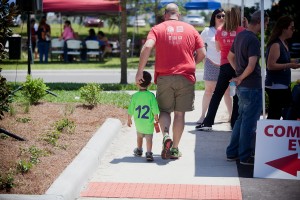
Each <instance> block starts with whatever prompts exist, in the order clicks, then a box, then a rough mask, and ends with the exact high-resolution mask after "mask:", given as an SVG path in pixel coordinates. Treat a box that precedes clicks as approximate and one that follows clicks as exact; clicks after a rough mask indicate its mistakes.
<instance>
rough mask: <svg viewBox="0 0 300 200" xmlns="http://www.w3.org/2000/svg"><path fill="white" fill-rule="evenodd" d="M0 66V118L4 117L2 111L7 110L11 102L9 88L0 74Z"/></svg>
mask: <svg viewBox="0 0 300 200" xmlns="http://www.w3.org/2000/svg"><path fill="white" fill-rule="evenodd" d="M1 70H2V68H0V120H1V119H3V118H4V112H9V108H10V103H11V102H12V96H11V88H10V86H9V85H8V84H7V82H6V78H4V77H3V76H1Z"/></svg>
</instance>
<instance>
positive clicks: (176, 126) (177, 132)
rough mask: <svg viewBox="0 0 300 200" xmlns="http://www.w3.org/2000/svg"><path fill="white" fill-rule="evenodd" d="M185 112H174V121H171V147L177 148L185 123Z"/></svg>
mask: <svg viewBox="0 0 300 200" xmlns="http://www.w3.org/2000/svg"><path fill="white" fill-rule="evenodd" d="M184 117H185V112H178V111H175V112H174V121H173V148H178V145H179V142H180V139H181V136H182V133H183V130H184V123H185V119H184Z"/></svg>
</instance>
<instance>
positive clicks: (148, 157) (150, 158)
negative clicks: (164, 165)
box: [146, 152, 154, 161]
mask: <svg viewBox="0 0 300 200" xmlns="http://www.w3.org/2000/svg"><path fill="white" fill-rule="evenodd" d="M146 159H147V161H153V160H154V159H153V153H152V152H146Z"/></svg>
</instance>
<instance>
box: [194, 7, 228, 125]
mask: <svg viewBox="0 0 300 200" xmlns="http://www.w3.org/2000/svg"><path fill="white" fill-rule="evenodd" d="M224 17H225V12H224V10H223V9H222V8H220V9H216V10H215V11H214V12H213V13H212V16H211V19H210V24H209V27H205V28H204V30H203V31H202V32H201V37H202V39H203V41H204V42H205V45H206V51H207V53H206V59H205V63H204V76H203V79H204V83H205V92H204V95H203V99H202V113H201V116H200V118H199V120H198V121H197V124H201V123H202V122H203V119H204V117H205V113H206V111H207V109H208V106H209V102H210V99H211V97H212V94H213V92H214V90H215V87H216V83H217V80H218V76H219V71H220V61H221V55H220V51H217V49H216V44H215V34H216V32H217V29H218V28H220V27H221V26H223V24H224ZM224 100H225V104H226V107H227V110H228V112H229V113H231V110H232V100H231V98H230V96H229V95H228V96H224ZM229 119H230V116H229Z"/></svg>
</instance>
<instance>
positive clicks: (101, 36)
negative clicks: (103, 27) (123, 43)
mask: <svg viewBox="0 0 300 200" xmlns="http://www.w3.org/2000/svg"><path fill="white" fill-rule="evenodd" d="M46 21H47V17H46V16H43V17H42V18H41V20H40V22H39V24H38V25H37V24H36V20H35V19H34V18H32V19H31V20H30V28H31V52H32V53H33V55H34V58H35V59H37V58H38V57H39V62H40V63H47V62H48V54H49V50H50V48H51V28H50V25H49V24H47V23H46ZM72 39H75V40H80V38H79V36H78V33H76V32H75V31H74V29H73V28H72V25H71V21H69V20H66V21H65V22H64V27H63V31H62V33H61V36H60V37H59V40H63V41H64V54H63V59H64V61H65V62H71V61H72V56H69V55H68V54H67V51H68V47H67V41H68V40H72ZM87 40H95V41H98V42H99V55H100V56H101V58H104V57H105V56H107V54H109V53H111V52H112V46H111V44H110V43H109V40H108V38H107V37H106V36H105V33H104V32H103V31H98V33H97V34H96V32H95V29H93V28H91V29H89V32H88V36H87V37H86V38H84V39H83V40H82V41H81V47H82V48H81V56H80V57H81V60H82V61H86V57H87V55H86V52H87V49H86V44H85V42H86V41H87ZM36 47H37V50H36ZM37 53H38V55H39V56H37Z"/></svg>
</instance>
